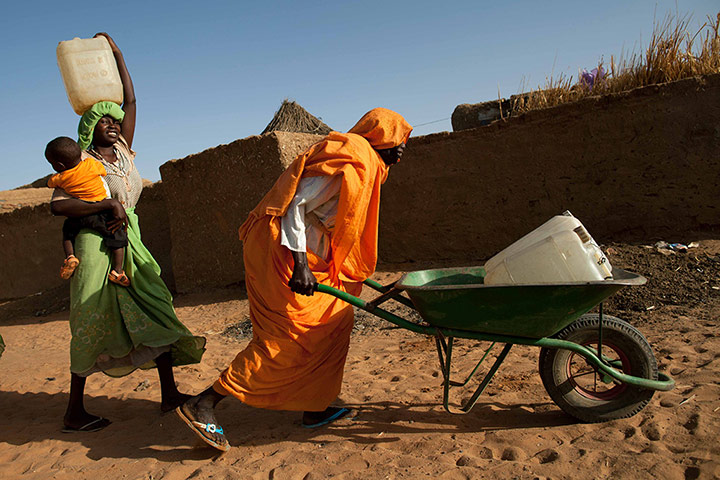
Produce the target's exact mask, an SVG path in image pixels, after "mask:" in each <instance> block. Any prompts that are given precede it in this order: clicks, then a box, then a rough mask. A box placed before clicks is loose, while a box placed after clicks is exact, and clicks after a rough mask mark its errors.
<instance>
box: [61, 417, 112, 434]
mask: <svg viewBox="0 0 720 480" xmlns="http://www.w3.org/2000/svg"><path fill="white" fill-rule="evenodd" d="M111 423H112V422H111V421H110V420H108V419H107V418H103V417H98V418H96V419H95V420H93V421H91V422H88V423H87V424H85V425H83V426H82V427H78V428H75V427H68V426H65V427H63V429H62V430H61V432H62V433H81V432H85V433H90V432H97V431H99V430H102V429H103V428H105V427H107V426H108V425H110V424H111Z"/></svg>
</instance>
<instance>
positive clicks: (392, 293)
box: [317, 279, 675, 414]
mask: <svg viewBox="0 0 720 480" xmlns="http://www.w3.org/2000/svg"><path fill="white" fill-rule="evenodd" d="M363 283H364V284H365V285H367V286H369V287H370V288H372V289H374V290H376V291H378V292H380V293H381V295H380V296H378V297H376V298H375V299H374V300H371V301H370V302H366V301H364V300H362V299H360V298H358V297H355V296H354V295H351V294H349V293H347V292H344V291H342V290H339V289H336V288H333V287H330V286H328V285H323V284H318V285H317V291H318V292H321V293H326V294H329V295H333V296H334V297H337V298H339V299H340V300H342V301H344V302H347V303H349V304H350V305H353V306H355V307H357V308H360V309H361V310H364V311H366V312H368V313H371V314H373V315H376V316H378V317H380V318H382V319H383V320H386V321H388V322H390V323H392V324H394V325H396V326H398V327H400V328H404V329H406V330H410V331H412V332H415V333H419V334H422V335H429V336H433V337H435V344H436V348H437V352H438V358H439V361H440V368H441V371H442V374H443V407H444V408H445V410H446V411H447V412H449V413H453V414H464V413H468V412H469V411H470V410H471V409H472V407H473V406H474V405H475V403H476V402H477V400H478V398H479V397H480V395H481V394H482V393H483V392H484V391H485V389H486V388H487V386H488V385H489V384H490V381H491V380H492V378H493V377H494V375H495V373H496V372H497V370H498V369H499V368H500V365H501V364H502V363H503V362H504V360H505V358H506V357H507V354H508V353H509V352H510V349H511V348H512V346H513V345H529V346H534V347H540V348H553V349H566V350H570V351H572V352H575V353H577V354H579V355H581V356H582V357H583V358H584V359H585V360H586V361H587V362H588V363H590V364H591V365H593V366H594V367H596V368H597V369H598V371H600V372H602V373H603V374H604V375H606V376H607V377H610V378H612V379H614V380H616V381H618V382H621V383H626V384H629V385H633V386H636V387H640V388H647V389H652V390H660V391H668V390H672V389H673V388H674V387H675V381H674V380H673V379H672V378H670V377H668V376H667V375H665V374H663V373H658V380H651V379H647V378H640V377H634V376H632V375H627V374H625V373H622V372H619V371H617V370H616V369H615V368H613V363H614V362H612V361H610V360H609V359H608V358H606V357H605V356H603V355H602V345H599V348H598V351H596V350H594V349H592V348H589V347H585V346H583V345H580V344H577V343H574V342H569V341H566V340H560V339H556V338H549V337H543V338H528V337H520V336H514V335H503V334H495V333H484V332H475V331H470V330H458V329H453V328H445V327H438V326H432V325H422V324H419V323H415V322H412V321H409V320H406V319H404V318H402V317H399V316H398V315H395V314H394V313H391V312H389V311H387V310H384V309H382V308H380V307H379V306H380V305H381V304H382V303H384V302H386V301H388V300H390V299H392V300H395V301H398V302H400V303H402V304H403V305H406V306H408V307H410V308H412V309H413V310H416V308H415V306H414V304H413V303H412V301H411V300H410V299H408V298H406V297H403V296H402V295H401V293H402V290H400V289H399V288H398V287H397V284H395V283H393V284H390V285H386V286H384V285H381V284H379V283H377V282H375V281H373V280H369V279H368V280H366V281H365V282H363ZM600 305H601V308H600V331H599V338H600V339H602V303H601V304H600ZM455 338H464V339H472V340H481V341H489V342H492V343H491V345H490V347H488V349H487V350H486V351H485V354H484V355H483V357H482V358H481V359H480V361H479V362H478V363H477V365H476V366H475V368H474V369H473V370H472V372H471V373H470V375H469V376H468V377H467V378H466V380H465V381H464V382H457V381H453V380H451V378H450V367H451V363H452V350H453V344H454V340H455ZM496 343H504V344H505V345H504V347H503V349H502V351H501V352H500V354H499V355H498V356H497V358H496V359H495V362H494V363H493V365H492V366H491V367H490V370H489V371H488V372H487V374H486V375H485V377H484V378H483V380H482V381H481V383H480V385H479V386H478V387H477V389H476V390H475V392H474V393H473V394H472V396H471V397H470V398H469V399H468V400H467V402H465V404H464V405H462V407H461V409H460V411H455V410H453V409H451V408H450V405H449V395H450V393H449V392H450V387H456V386H465V385H467V383H468V382H469V381H470V380H471V379H472V377H473V376H474V375H475V373H476V372H477V370H478V368H479V367H480V365H481V364H482V363H483V362H484V361H485V359H486V358H487V356H488V354H489V353H490V351H491V349H492V348H493V347H494V345H495V344H496Z"/></svg>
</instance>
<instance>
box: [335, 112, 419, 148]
mask: <svg viewBox="0 0 720 480" xmlns="http://www.w3.org/2000/svg"><path fill="white" fill-rule="evenodd" d="M410 132H412V127H411V126H410V124H409V123H408V122H406V121H405V119H404V118H403V117H402V115H400V114H399V113H396V112H393V111H392V110H388V109H387V108H373V109H372V110H370V111H369V112H367V113H366V114H365V115H363V117H362V118H361V119H360V120H359V121H358V122H357V123H356V124H355V126H354V127H353V128H351V129H350V131H349V132H348V133H354V134H356V135H360V136H361V137H364V138H365V139H366V140H367V141H368V142H370V145H372V147H373V148H374V149H375V150H382V149H385V148H393V147H397V146H398V145H400V144H401V143H407V140H408V137H410Z"/></svg>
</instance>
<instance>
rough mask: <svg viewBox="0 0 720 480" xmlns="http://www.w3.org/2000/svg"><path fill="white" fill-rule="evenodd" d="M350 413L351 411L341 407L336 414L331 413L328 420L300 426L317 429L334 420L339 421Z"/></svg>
mask: <svg viewBox="0 0 720 480" xmlns="http://www.w3.org/2000/svg"><path fill="white" fill-rule="evenodd" d="M351 411H352V410H350V409H349V408H345V407H341V408H340V410H338V411H337V412H335V413H333V414H332V415H330V416H329V417H328V418H326V419H324V420H321V421H319V422H317V423H311V424H306V423H303V424H302V426H303V428H317V427H322V426H323V425H327V424H328V423H330V422H334V421H335V420H339V419H341V418H343V417H344V416H346V415H347V414H348V413H350V412H351Z"/></svg>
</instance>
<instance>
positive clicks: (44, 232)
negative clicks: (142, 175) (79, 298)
mask: <svg viewBox="0 0 720 480" xmlns="http://www.w3.org/2000/svg"><path fill="white" fill-rule="evenodd" d="M37 190H40V189H37ZM43 190H46V189H43ZM37 193H38V194H43V195H45V193H46V192H37ZM47 196H49V195H47ZM136 212H137V214H138V216H139V217H140V228H141V231H142V239H143V243H145V246H147V247H148V249H149V250H150V252H151V253H152V254H153V256H154V257H155V259H156V260H157V261H158V263H159V264H160V268H162V270H163V273H162V278H163V280H164V281H165V283H167V284H168V286H169V287H170V288H171V290H172V289H173V288H174V287H173V285H174V279H173V276H172V263H171V261H170V253H169V252H170V233H169V225H168V219H167V211H166V209H165V200H164V198H163V196H162V191H161V188H160V185H159V184H153V185H150V186H146V187H145V189H144V190H143V194H142V196H141V197H140V202H139V203H138V206H137V210H136ZM64 220H65V217H54V216H53V215H52V214H51V213H50V203H49V202H47V201H46V202H44V203H41V204H40V205H35V206H32V207H22V208H17V209H15V210H12V211H10V212H7V213H3V214H0V300H5V299H10V298H20V297H25V296H27V295H32V294H34V293H38V292H44V291H47V290H50V289H52V288H55V287H59V286H61V285H65V284H67V283H68V282H66V281H64V280H62V279H61V278H60V276H59V273H60V266H61V265H62V261H63V256H64V253H63V248H62V224H63V221H64Z"/></svg>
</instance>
